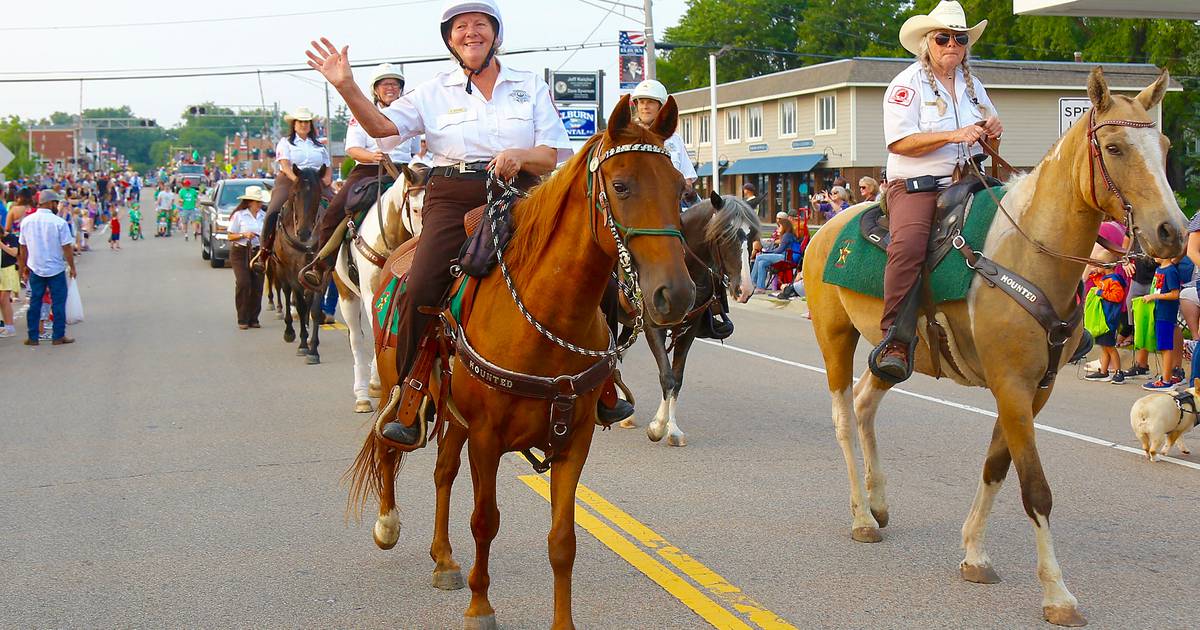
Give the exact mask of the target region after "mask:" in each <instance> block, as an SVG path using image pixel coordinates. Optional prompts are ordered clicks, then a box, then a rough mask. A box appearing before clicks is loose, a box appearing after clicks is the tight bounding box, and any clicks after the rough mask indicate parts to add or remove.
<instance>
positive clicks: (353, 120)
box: [348, 118, 358, 127]
mask: <svg viewBox="0 0 1200 630" xmlns="http://www.w3.org/2000/svg"><path fill="white" fill-rule="evenodd" d="M348 124H349V125H350V126H351V127H357V126H358V119H357V118H351V119H350V122H349V123H348Z"/></svg>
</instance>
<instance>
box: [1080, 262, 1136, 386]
mask: <svg viewBox="0 0 1200 630" xmlns="http://www.w3.org/2000/svg"><path fill="white" fill-rule="evenodd" d="M1088 270H1089V271H1090V272H1091V273H1089V274H1088V284H1089V285H1091V288H1090V289H1088V293H1087V298H1086V299H1087V304H1088V305H1091V304H1092V303H1093V301H1098V302H1099V306H1100V315H1101V318H1100V319H1101V321H1099V322H1091V321H1089V322H1087V323H1088V330H1089V331H1090V332H1093V326H1094V325H1100V326H1099V328H1100V329H1102V330H1104V332H1102V333H1099V334H1096V345H1098V346H1100V369H1099V370H1097V371H1095V372H1092V373H1091V374H1087V375H1085V376H1084V378H1085V379H1087V380H1089V381H1101V382H1103V381H1111V382H1113V383H1114V384H1117V385H1120V384H1121V383H1124V382H1125V376H1124V374H1123V373H1122V372H1121V355H1120V354H1119V353H1117V332H1118V330H1120V327H1121V326H1122V325H1123V324H1124V322H1125V293H1126V292H1127V291H1128V289H1129V281H1128V279H1127V278H1126V277H1125V274H1124V272H1123V269H1122V268H1121V267H1120V266H1118V267H1117V268H1115V269H1113V270H1112V271H1108V272H1106V271H1104V270H1103V269H1100V268H1095V267H1091V266H1089V267H1088ZM1088 319H1089V320H1090V319H1091V317H1090V316H1088ZM1096 332H1099V331H1098V330H1097V331H1094V332H1093V334H1095V333H1096ZM1110 368H1111V369H1110Z"/></svg>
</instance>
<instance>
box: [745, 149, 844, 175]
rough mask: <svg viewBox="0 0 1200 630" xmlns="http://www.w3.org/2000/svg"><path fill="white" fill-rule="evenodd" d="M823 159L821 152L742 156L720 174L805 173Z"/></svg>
mask: <svg viewBox="0 0 1200 630" xmlns="http://www.w3.org/2000/svg"><path fill="white" fill-rule="evenodd" d="M824 159H825V155H824V154H822V153H810V154H806V155H781V156H777V157H761V158H742V159H740V160H738V161H736V162H734V163H733V164H732V165H731V166H730V167H729V168H727V169H725V171H724V172H722V173H721V174H722V175H765V174H773V173H807V172H809V171H811V170H813V168H814V167H815V166H816V165H817V164H819V163H820V162H821V160H824Z"/></svg>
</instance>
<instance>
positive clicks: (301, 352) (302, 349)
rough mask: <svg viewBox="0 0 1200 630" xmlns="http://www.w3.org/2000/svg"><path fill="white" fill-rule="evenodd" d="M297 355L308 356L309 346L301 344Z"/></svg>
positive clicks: (297, 349)
mask: <svg viewBox="0 0 1200 630" xmlns="http://www.w3.org/2000/svg"><path fill="white" fill-rule="evenodd" d="M296 356H298V357H307V356H308V348H305V347H304V346H300V347H299V348H296Z"/></svg>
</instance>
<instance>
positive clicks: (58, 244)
mask: <svg viewBox="0 0 1200 630" xmlns="http://www.w3.org/2000/svg"><path fill="white" fill-rule="evenodd" d="M74 242H75V237H74V236H72V235H71V226H69V225H67V222H66V220H64V219H63V218H62V217H60V216H58V215H57V214H54V212H52V211H51V210H49V209H46V208H39V209H38V211H37V212H35V213H33V214H31V215H27V216H26V217H25V218H23V219H21V238H20V243H21V245H24V246H25V249H26V250H27V251H28V254H29V255H28V258H27V259H26V261H25V264H26V266H28V267H29V271H30V272H31V273H36V274H37V275H39V276H41V277H43V278H49V277H51V276H57V275H58V274H60V273H62V272H64V271H66V270H67V259H66V258H64V257H63V250H62V248H63V246H64V245H71V244H73V243H74ZM39 299H41V298H39Z"/></svg>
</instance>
